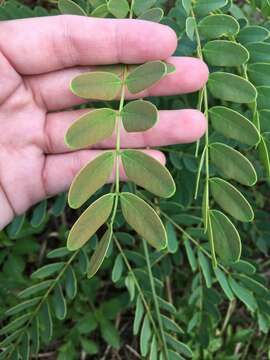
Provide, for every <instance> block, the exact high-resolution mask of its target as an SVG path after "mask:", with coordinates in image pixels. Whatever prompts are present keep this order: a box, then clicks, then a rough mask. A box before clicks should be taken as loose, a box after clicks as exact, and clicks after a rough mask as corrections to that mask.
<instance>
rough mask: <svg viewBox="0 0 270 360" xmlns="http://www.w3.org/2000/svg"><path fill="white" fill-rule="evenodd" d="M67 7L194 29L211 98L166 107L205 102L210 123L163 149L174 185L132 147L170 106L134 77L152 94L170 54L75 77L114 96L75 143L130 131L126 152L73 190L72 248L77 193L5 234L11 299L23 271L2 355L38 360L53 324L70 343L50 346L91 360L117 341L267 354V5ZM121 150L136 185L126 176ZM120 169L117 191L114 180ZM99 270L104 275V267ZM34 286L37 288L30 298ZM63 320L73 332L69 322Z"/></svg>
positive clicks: (188, 34) (63, 1)
mask: <svg viewBox="0 0 270 360" xmlns="http://www.w3.org/2000/svg"><path fill="white" fill-rule="evenodd" d="M58 5H59V8H60V10H61V12H62V13H73V14H77V15H83V16H88V15H90V16H98V17H106V16H114V17H119V18H122V17H126V16H134V14H135V16H137V17H139V18H142V19H147V20H152V21H160V20H161V18H162V16H163V13H164V12H165V14H166V16H165V17H164V18H163V19H162V20H161V21H162V22H163V23H165V24H168V25H170V26H171V27H172V28H173V29H174V30H175V31H176V32H177V35H178V36H179V38H180V37H181V46H180V47H179V49H177V54H178V55H188V56H189V55H194V54H197V56H198V57H199V58H201V59H203V60H204V61H205V62H206V63H207V64H208V65H209V67H210V72H211V74H210V78H209V82H208V84H207V85H206V86H205V87H204V88H203V89H202V90H201V91H200V92H199V94H191V95H185V96H182V97H181V98H180V99H179V97H170V98H168V99H154V101H153V102H154V103H155V104H156V105H157V107H159V108H184V107H197V108H198V109H200V110H202V111H203V112H204V113H205V116H206V117H207V119H208V122H209V127H208V131H207V133H206V135H205V137H204V139H202V140H201V141H200V142H198V143H197V144H196V146H194V145H176V146H172V147H166V148H162V149H161V150H164V151H165V152H166V153H167V154H168V160H169V165H168V166H169V168H170V170H171V173H172V175H173V178H174V180H173V179H172V177H171V175H170V174H169V172H168V171H167V170H166V169H165V168H164V167H163V166H162V165H160V164H159V163H158V162H156V161H155V160H153V159H152V158H150V157H149V156H147V155H146V154H143V153H141V152H139V151H135V150H122V149H121V136H120V135H121V133H120V128H121V124H122V122H123V126H124V127H125V130H126V131H131V132H134V131H144V130H146V129H148V128H150V127H152V126H154V125H155V123H156V121H157V120H158V119H157V107H156V106H155V105H154V104H153V102H150V101H148V100H147V101H146V100H138V101H133V102H128V103H127V104H125V100H126V99H125V94H126V88H127V89H128V90H129V91H130V92H131V93H138V92H140V91H141V90H143V89H145V88H147V87H149V86H150V85H152V84H153V83H155V82H157V81H159V80H160V79H161V78H162V77H164V76H173V75H170V73H172V72H173V71H174V69H173V67H172V66H170V64H167V63H164V62H162V61H156V62H151V63H147V64H143V65H141V66H137V65H136V66H133V65H132V66H125V65H117V66H104V67H100V68H98V69H96V70H97V71H95V72H91V73H89V74H83V75H80V76H78V77H77V78H75V79H74V80H73V81H72V85H71V88H72V91H73V92H74V93H75V94H76V95H78V96H81V97H84V98H86V99H94V100H97V99H99V100H102V101H103V102H104V105H100V104H97V103H95V102H94V105H96V107H97V109H96V110H94V111H92V112H89V113H86V115H84V116H82V117H81V118H80V119H78V120H77V121H76V122H75V123H74V125H72V126H71V127H70V129H69V130H68V132H67V134H66V143H67V144H68V145H69V146H71V147H72V148H74V149H77V148H81V147H85V146H89V145H92V144H95V143H96V142H98V141H100V140H102V139H105V138H107V137H109V136H111V135H112V133H113V132H114V131H115V129H116V138H117V141H116V148H115V150H112V151H107V152H106V153H104V154H103V155H101V156H99V157H97V158H96V159H95V160H94V161H92V162H91V163H89V164H88V165H87V166H86V167H85V168H84V169H83V170H82V171H81V172H80V173H79V174H78V175H77V177H76V178H75V180H74V182H73V184H72V186H71V188H70V191H69V195H68V202H69V204H70V206H71V207H72V208H75V209H78V208H79V207H81V206H83V205H85V203H86V204H87V205H88V206H89V207H88V208H87V209H86V210H85V212H84V213H83V214H82V215H81V217H79V220H78V221H77V222H76V223H75V225H74V226H73V227H72V229H71V231H70V233H69V237H68V245H67V247H68V248H66V247H64V244H65V241H66V236H65V232H66V231H67V222H68V225H69V221H67V219H66V217H65V213H64V212H63V210H64V208H65V202H66V198H65V195H60V196H59V198H58V199H57V200H56V201H55V203H54V204H52V205H51V204H50V203H48V201H44V202H42V203H41V204H39V205H38V206H37V207H36V208H35V210H34V212H33V214H32V217H31V219H30V224H29V223H28V221H27V217H25V216H23V217H20V218H17V219H15V221H14V222H13V223H12V224H11V225H10V226H9V228H8V231H7V234H6V233H5V232H2V233H1V243H2V244H3V247H4V250H3V253H2V255H1V258H0V264H2V267H3V274H4V276H3V278H2V279H1V278H0V279H1V282H3V284H6V282H5V281H7V284H6V285H5V286H4V289H3V295H4V296H6V294H9V290H8V291H7V290H6V289H5V287H7V288H8V289H9V287H8V281H9V280H5V278H4V277H5V276H7V275H6V274H9V273H10V270H11V269H12V268H15V269H16V276H15V274H14V276H12V277H11V279H12V281H13V282H14V284H13V285H9V286H10V289H11V290H10V292H11V297H10V299H7V300H4V301H3V300H2V301H3V305H2V304H1V308H3V310H2V313H3V314H4V312H5V316H6V317H4V316H3V318H4V323H3V326H2V328H1V330H0V335H1V336H3V340H2V342H1V344H0V347H1V349H2V350H3V352H2V353H1V355H0V359H9V358H18V357H19V354H21V357H22V358H25V359H27V358H29V357H30V353H31V354H38V353H39V348H40V347H41V348H44V349H50V346H49V345H48V344H49V343H50V342H51V339H52V338H53V337H54V335H53V328H54V332H55V334H56V335H55V338H54V339H58V338H59V339H61V346H58V345H56V346H54V347H52V349H53V355H52V356H56V355H55V353H57V358H58V359H77V358H79V356H80V355H79V354H80V351H82V352H83V354H88V355H89V356H90V358H91V356H93V357H94V356H96V357H95V358H97V359H100V358H102V356H103V355H101V354H103V352H105V355H104V356H107V355H106V351H107V349H108V351H109V352H110V351H111V355H108V358H109V356H111V358H113V356H114V355H113V354H114V351H121V356H122V357H123V358H129V357H130V358H131V356H132V354H133V355H134V354H135V355H134V358H137V357H139V356H140V355H139V353H140V354H141V357H142V358H147V357H148V358H149V359H151V360H153V359H165V360H172V359H183V358H193V359H209V360H210V359H217V360H219V359H221V360H226V359H232V360H233V359H262V358H267V356H268V358H269V354H268V355H267V352H268V349H269V346H270V345H269V339H268V337H267V334H268V332H269V326H270V307H269V305H270V304H269V299H270V297H269V290H268V285H269V280H268V279H267V276H266V275H267V273H266V270H267V267H268V265H269V262H268V260H267V254H268V252H269V241H268V238H269V234H270V227H269V215H268V214H267V210H268V209H269V199H268V192H269V187H268V186H269V184H268V182H269V177H270V165H269V132H270V127H269V111H270V107H269V106H270V105H269V104H270V103H269V101H268V99H269V86H270V84H269V67H270V65H269V47H270V43H269V35H270V33H269V28H270V27H269V22H268V17H269V15H270V5H269V3H268V1H267V0H261V1H259V0H258V1H257V0H256V1H245V2H244V4H239V3H238V2H237V1H230V0H229V1H228V0H213V1H211V0H208V1H206V0H197V1H190V0H183V1H182V0H178V1H175V2H174V4H173V5H171V4H170V3H169V4H168V2H166V1H154V0H144V1H141V0H134V1H132V2H128V1H126V0H121V1H120V0H117V1H116V0H110V1H103V0H100V1H99V0H90V1H83V0H80V1H76V2H74V1H71V0H59V2H58ZM159 6H160V8H159ZM40 9H42V11H41V10H40ZM49 9H50V7H49ZM49 11H52V13H55V12H56V11H57V10H55V8H53V10H45V9H44V8H40V7H38V8H32V9H30V8H28V7H26V6H23V5H22V4H20V3H18V2H16V1H12V0H10V1H6V3H5V4H4V6H2V7H1V8H0V17H1V18H2V19H6V18H14V17H15V18H16V14H20V16H18V17H27V16H33V15H34V14H36V15H41V13H42V14H43V15H46V14H48V12H49ZM119 94H120V101H119V102H117V101H115V98H116V97H117V95H119ZM110 100H114V101H113V102H112V103H108V101H110ZM151 100H152V99H151ZM91 103H93V101H91ZM103 106H106V107H103ZM121 118H122V121H121ZM120 158H121V161H122V163H123V167H124V170H125V172H126V175H127V177H128V180H129V181H131V182H132V184H131V183H128V184H123V185H121V184H120ZM114 167H115V183H113V185H112V186H111V185H108V184H106V182H107V181H108V178H109V177H110V175H111V174H112V172H113V168H114ZM145 167H146V169H145ZM138 174H139V175H140V177H138ZM257 180H259V181H258V183H257ZM174 182H175V183H176V192H175V184H174ZM134 183H135V184H137V185H138V186H140V187H142V188H143V189H144V190H140V189H137V188H136V186H134ZM256 183H257V184H256ZM255 184H256V185H255ZM170 196H171V198H170ZM90 197H91V198H90ZM159 197H163V198H165V199H162V200H160V199H159ZM89 198H90V202H89V200H88V199H89ZM194 198H195V199H194ZM119 204H120V205H121V210H122V212H121V211H118V210H119ZM252 207H253V208H254V209H255V218H254V212H253V209H252ZM47 209H52V211H51V210H50V211H47ZM66 212H68V214H72V213H70V212H69V211H68V210H66ZM55 216H56V219H59V216H61V217H62V218H61V221H60V220H57V222H58V223H57V225H58V227H57V228H56V232H57V235H56V236H57V238H58V239H59V242H60V245H61V247H60V248H55V245H54V244H52V243H51V242H49V245H46V246H48V247H49V249H50V251H48V252H47V251H45V252H46V253H47V257H45V258H47V259H48V261H46V262H47V264H46V265H44V260H42V261H41V262H39V261H38V260H37V259H38V258H39V257H40V256H41V258H42V259H44V250H42V248H40V247H39V246H37V245H36V247H33V237H34V236H35V234H39V233H41V234H42V233H43V232H44V228H45V225H46V224H50V226H52V225H51V224H52V223H53V221H54V220H52V219H54V218H55ZM70 216H72V215H70ZM160 218H161V219H162V221H163V222H164V225H165V226H163V224H162V222H161V220H160ZM103 224H105V225H104V226H103ZM127 224H129V225H130V227H129V226H128V225H127ZM54 228H55V226H54ZM99 228H101V230H98V229H99ZM131 228H133V229H135V231H136V232H137V233H138V235H139V236H137V235H136V234H134V232H133V231H132V230H131ZM96 233H97V234H96ZM7 235H8V236H7ZM98 237H100V240H98ZM240 237H241V238H242V239H243V240H244V242H243V243H244V244H243V246H242V245H241V240H240ZM90 238H91V239H90ZM142 238H143V239H144V240H143V239H142ZM12 239H16V240H15V241H16V242H15V243H14V240H12ZM17 239H20V241H22V239H23V240H24V241H26V245H25V247H26V250H25V249H23V248H22V249H20V246H19V241H18V242H17ZM89 239H90V240H89ZM88 240H89V241H88ZM148 243H149V244H150V245H151V247H148ZM21 246H22V245H21ZM242 247H243V249H242ZM29 248H30V249H31V251H32V253H33V255H32V256H33V258H34V259H35V260H34V265H35V267H38V266H39V264H42V266H41V267H40V268H38V269H37V270H36V271H34V272H33V273H32V276H31V281H29V280H28V279H26V278H25V276H24V266H25V265H24V264H25V263H26V262H27V263H28V268H27V271H28V272H29V271H31V272H32V266H31V265H32V262H33V260H31V259H28V260H27V261H26V260H24V257H25V256H26V254H27V251H28V250H27V249H29ZM69 250H73V251H74V252H72V253H70V251H69ZM241 253H242V256H241ZM40 254H41V255H40ZM89 257H90V261H89V260H88V258H89ZM211 263H212V264H211ZM29 264H30V266H29ZM101 265H102V271H100V272H99V273H98V274H97V276H98V278H97V277H93V276H94V275H95V274H96V272H97V270H98V269H99V268H100V266H101ZM29 267H30V269H29ZM86 273H87V274H88V278H90V279H89V280H88V279H86V277H85V275H86ZM265 273H266V274H265ZM108 277H109V278H110V277H111V279H112V281H113V282H114V283H115V289H114V290H113V294H112V295H111V292H112V289H111V287H110V285H108V284H103V278H105V279H107V280H108ZM164 285H165V286H164ZM22 287H26V289H25V290H23V291H21V292H20V293H19V294H17V291H16V290H17V288H22ZM77 287H79V291H77ZM103 289H105V290H104V291H105V294H106V295H105V297H107V296H111V297H112V298H111V299H110V300H109V301H108V302H106V301H105V300H104V297H103V296H102V295H100V292H101V293H102V291H103ZM220 290H222V291H220ZM99 291H100V292H99ZM18 299H19V300H20V301H21V302H19V303H18ZM28 299H29V300H28ZM100 299H101V300H100ZM238 300H239V301H238ZM12 306H13V307H12ZM7 309H8V310H7ZM89 309H90V310H89ZM132 309H134V310H135V312H134V314H131V316H130V317H131V318H132V319H133V318H134V319H133V321H132V322H133V325H132V326H129V328H132V330H131V331H130V332H129V333H128V334H129V337H130V339H131V338H132V335H131V334H130V333H133V334H134V335H136V336H138V339H139V341H138V344H136V343H133V341H132V340H130V341H128V343H129V344H131V345H132V347H131V352H130V346H129V347H128V348H127V349H124V347H123V346H121V340H120V339H121V331H125V330H121V327H120V326H119V324H124V325H125V323H126V322H125V320H123V319H119V317H118V316H119V314H120V316H121V314H126V312H128V314H129V315H130V312H131V311H132ZM22 314H23V315H22ZM85 314H86V319H84V316H85ZM133 315H134V316H133ZM124 316H125V315H124ZM63 320H65V321H66V323H67V324H68V327H67V329H63V328H62V326H60V325H59V323H58V321H63ZM84 320H85V321H84ZM112 321H114V322H115V326H114V325H113V323H112ZM89 334H90V337H91V338H89ZM96 334H99V335H98V336H100V337H101V338H102V339H103V340H100V339H99V337H98V336H97V335H96ZM262 334H265V335H264V336H262ZM258 335H259V336H258ZM179 339H181V341H180V340H179ZM103 343H105V344H107V349H106V348H105V349H104V351H103V347H102V346H103V345H102V344H103ZM100 346H101V348H100ZM55 347H56V350H55ZM113 349H115V350H113ZM119 349H121V350H119ZM126 351H127V352H126ZM132 351H133V352H132ZM81 354H82V353H81ZM119 356H120V355H119ZM104 359H105V357H104Z"/></svg>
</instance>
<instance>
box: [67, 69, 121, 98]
mask: <svg viewBox="0 0 270 360" xmlns="http://www.w3.org/2000/svg"><path fill="white" fill-rule="evenodd" d="M121 86H122V80H121V79H120V78H119V76H117V75H115V74H113V73H108V72H105V71H95V72H88V73H84V74H80V75H78V76H76V77H75V78H74V79H73V80H72V81H71V91H72V92H73V93H74V94H75V95H77V96H79V97H82V98H85V99H96V100H114V99H115V98H116V96H117V95H118V93H119V91H120V89H121Z"/></svg>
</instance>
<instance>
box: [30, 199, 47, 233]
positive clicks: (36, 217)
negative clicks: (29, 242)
mask: <svg viewBox="0 0 270 360" xmlns="http://www.w3.org/2000/svg"><path fill="white" fill-rule="evenodd" d="M46 215H47V200H46V199H45V200H43V201H41V202H40V203H39V204H38V205H37V206H36V207H35V208H34V211H33V215H32V218H31V225H32V226H33V227H34V228H37V227H39V226H41V225H42V223H43V222H44V221H45V219H46Z"/></svg>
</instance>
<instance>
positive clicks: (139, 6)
mask: <svg viewBox="0 0 270 360" xmlns="http://www.w3.org/2000/svg"><path fill="white" fill-rule="evenodd" d="M156 2H157V0H134V6H133V11H134V13H135V15H137V16H139V15H141V14H142V13H144V12H146V11H147V10H149V9H150V8H151V7H152V6H153V5H155V3H156Z"/></svg>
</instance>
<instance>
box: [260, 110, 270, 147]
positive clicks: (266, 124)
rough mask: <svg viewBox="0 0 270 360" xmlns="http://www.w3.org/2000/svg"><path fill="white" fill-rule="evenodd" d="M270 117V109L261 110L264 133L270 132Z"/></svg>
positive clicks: (261, 123) (261, 124)
mask: <svg viewBox="0 0 270 360" xmlns="http://www.w3.org/2000/svg"><path fill="white" fill-rule="evenodd" d="M269 117H270V110H261V111H260V112H259V119H260V127H261V131H262V133H270V121H269ZM265 140H266V139H265Z"/></svg>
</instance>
